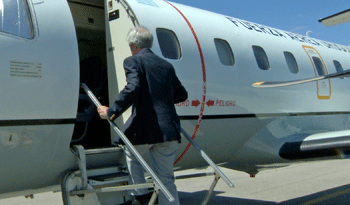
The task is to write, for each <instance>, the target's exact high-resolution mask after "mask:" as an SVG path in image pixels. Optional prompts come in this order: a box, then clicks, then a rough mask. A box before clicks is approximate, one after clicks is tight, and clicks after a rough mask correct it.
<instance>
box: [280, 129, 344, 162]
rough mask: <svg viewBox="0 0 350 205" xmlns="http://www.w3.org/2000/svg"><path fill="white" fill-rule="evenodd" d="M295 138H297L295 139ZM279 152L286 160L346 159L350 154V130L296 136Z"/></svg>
mask: <svg viewBox="0 0 350 205" xmlns="http://www.w3.org/2000/svg"><path fill="white" fill-rule="evenodd" d="M294 137H295V138H294ZM293 138H294V139H299V140H295V141H292V142H286V143H285V144H283V146H282V147H281V148H280V150H279V154H280V156H281V157H282V158H284V159H290V160H293V159H306V158H316V157H331V156H337V155H338V156H340V157H344V156H345V155H348V154H349V153H350V130H343V131H333V132H325V133H318V134H311V135H307V134H304V135H296V136H293Z"/></svg>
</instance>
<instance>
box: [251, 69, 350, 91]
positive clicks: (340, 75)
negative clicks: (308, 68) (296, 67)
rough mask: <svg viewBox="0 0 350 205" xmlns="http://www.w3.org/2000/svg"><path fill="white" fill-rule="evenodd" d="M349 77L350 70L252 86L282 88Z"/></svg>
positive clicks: (259, 83) (257, 83)
mask: <svg viewBox="0 0 350 205" xmlns="http://www.w3.org/2000/svg"><path fill="white" fill-rule="evenodd" d="M349 76H350V70H346V71H343V72H339V73H332V74H328V75H324V76H319V77H315V78H306V79H301V80H293V81H284V82H256V83H254V84H253V85H252V86H253V87H257V88H272V87H283V86H290V85H298V84H302V83H309V82H313V81H317V80H325V79H330V78H344V77H349Z"/></svg>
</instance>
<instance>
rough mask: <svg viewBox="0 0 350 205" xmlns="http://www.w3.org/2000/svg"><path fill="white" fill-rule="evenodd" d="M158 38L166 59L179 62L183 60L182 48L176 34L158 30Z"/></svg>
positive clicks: (166, 30) (161, 29)
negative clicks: (178, 60)
mask: <svg viewBox="0 0 350 205" xmlns="http://www.w3.org/2000/svg"><path fill="white" fill-rule="evenodd" d="M156 32H157V38H158V43H159V46H160V50H161V51H162V54H163V56H164V57H166V58H169V59H173V60H177V59H180V58H181V47H180V43H179V40H178V38H177V36H176V34H175V33H174V32H173V31H171V30H168V29H163V28H157V29H156Z"/></svg>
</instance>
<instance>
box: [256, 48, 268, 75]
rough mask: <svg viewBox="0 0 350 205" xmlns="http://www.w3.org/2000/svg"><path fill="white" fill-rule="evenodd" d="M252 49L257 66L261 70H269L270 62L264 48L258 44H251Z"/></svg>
mask: <svg viewBox="0 0 350 205" xmlns="http://www.w3.org/2000/svg"><path fill="white" fill-rule="evenodd" d="M253 51H254V55H255V59H256V62H257V63H258V66H259V68H260V69H261V70H269V69H270V63H269V59H268V58H267V55H266V53H265V51H264V49H263V48H261V47H260V46H253Z"/></svg>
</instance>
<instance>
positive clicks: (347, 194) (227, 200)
mask: <svg viewBox="0 0 350 205" xmlns="http://www.w3.org/2000/svg"><path fill="white" fill-rule="evenodd" d="M221 193H224V192H220V191H214V192H213V195H212V197H211V198H210V200H209V203H208V205H214V204H219V205H231V204H232V205H253V204H254V205H262V204H263V205H270V204H281V205H316V204H317V205H332V204H334V205H335V204H336V205H348V204H350V184H348V185H344V186H340V187H336V188H333V189H329V190H324V191H322V192H317V193H314V194H311V195H307V196H303V197H299V198H295V199H291V200H288V201H283V202H279V203H277V202H271V201H261V200H254V199H243V198H235V197H227V196H220V194H221ZM206 194H207V191H206V190H203V191H199V192H194V193H189V192H179V197H180V204H181V205H197V204H199V205H200V204H202V201H203V199H204V198H205V196H206Z"/></svg>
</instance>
